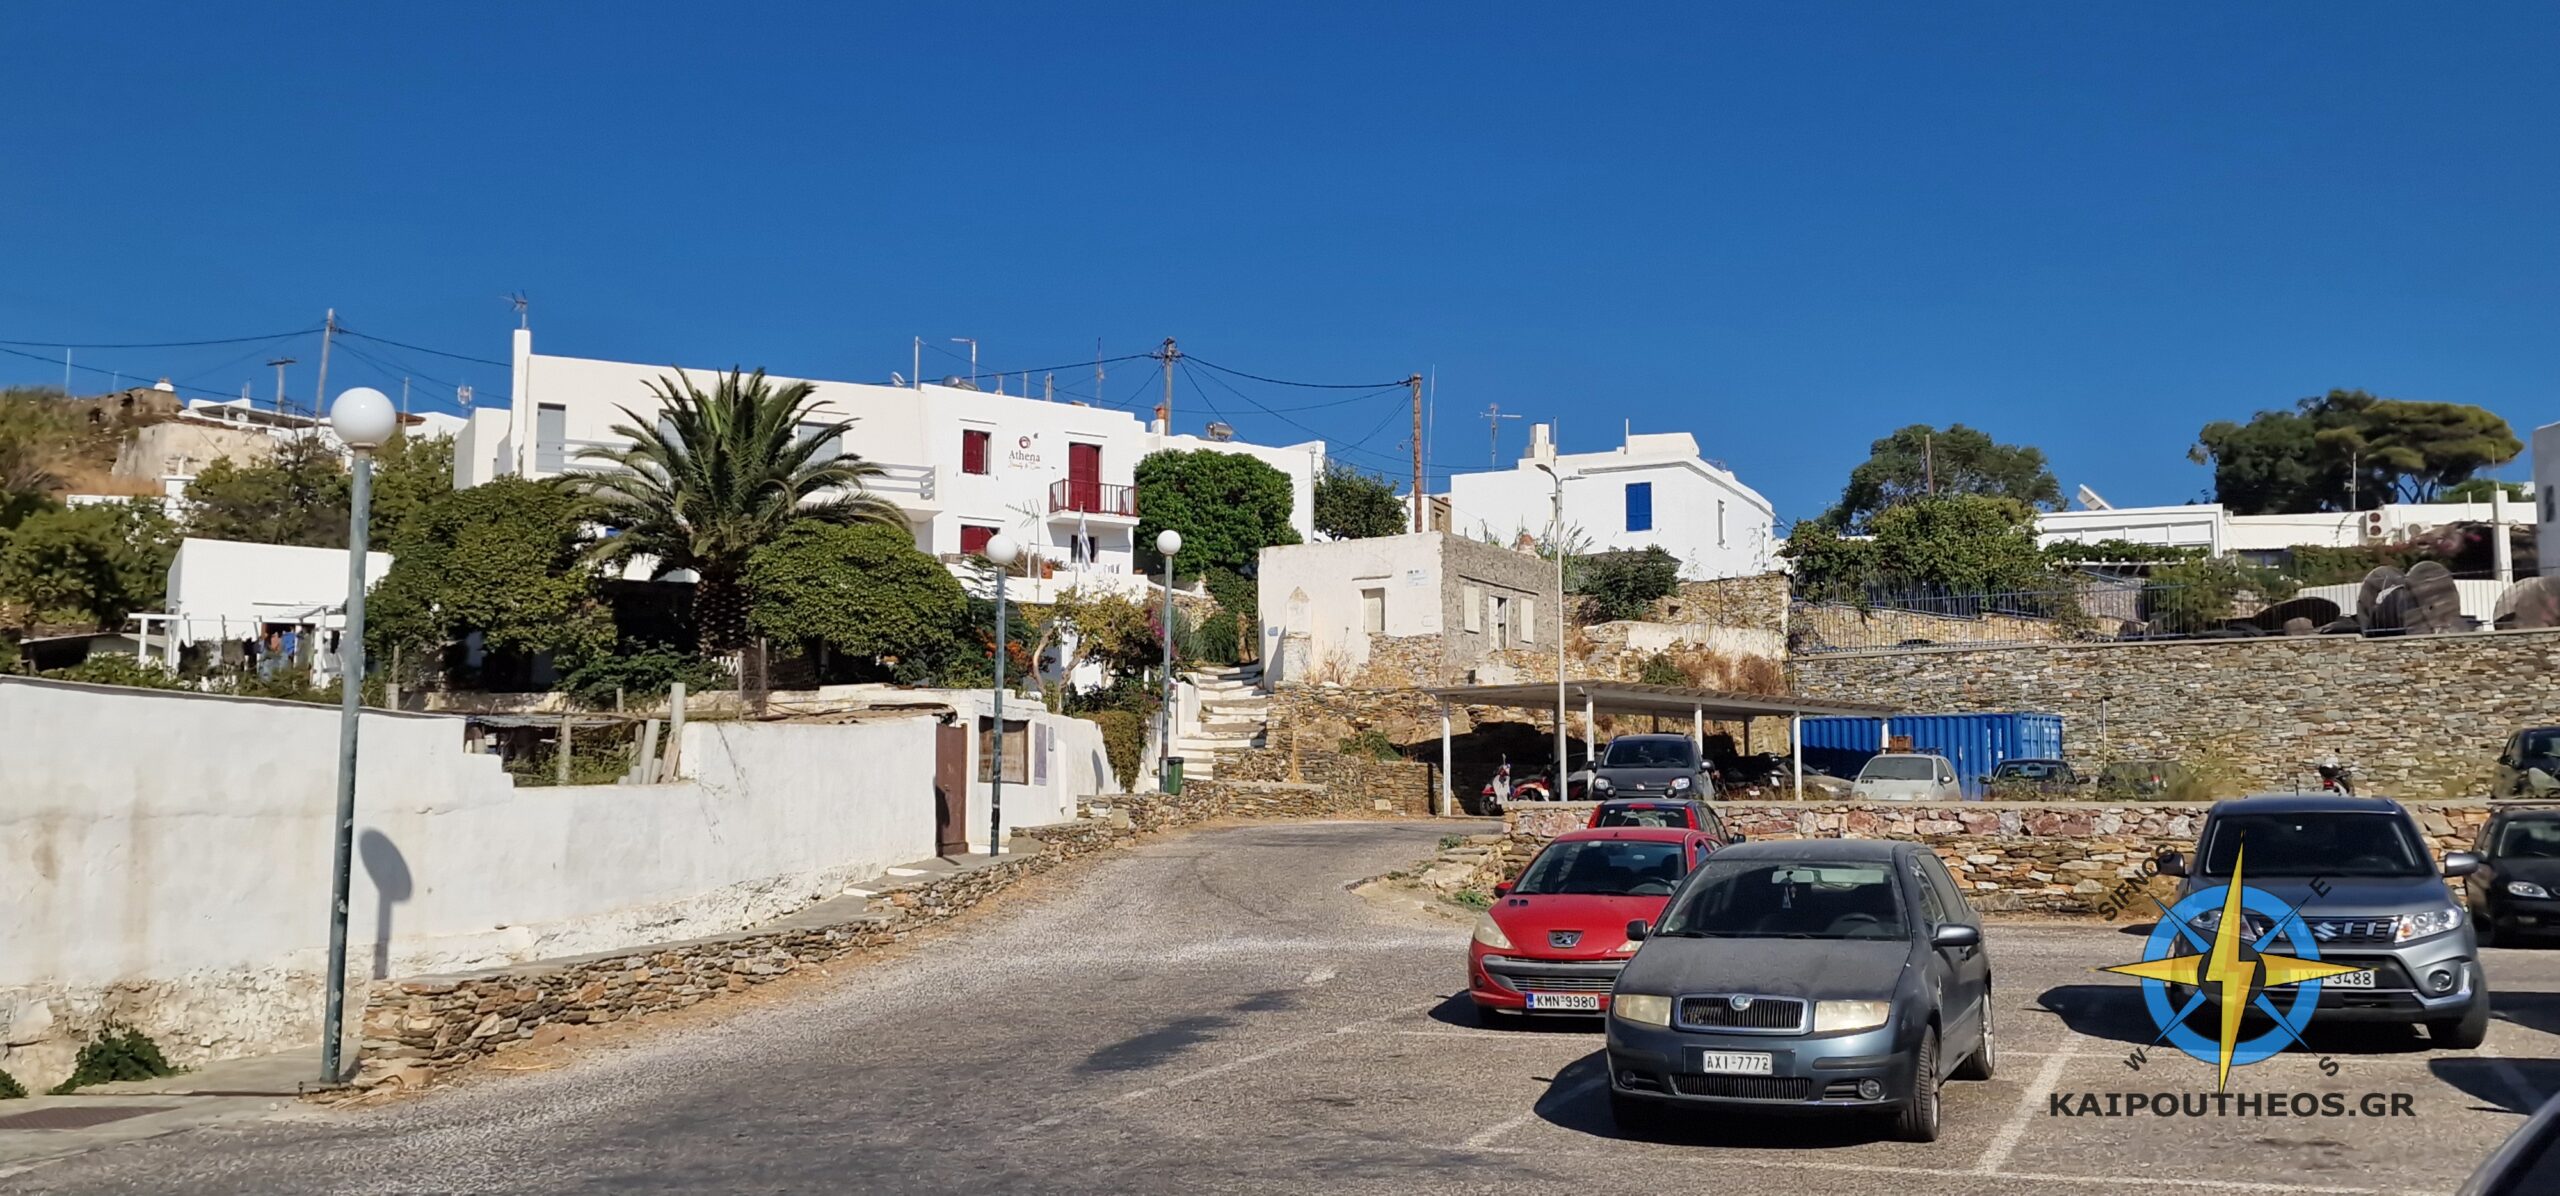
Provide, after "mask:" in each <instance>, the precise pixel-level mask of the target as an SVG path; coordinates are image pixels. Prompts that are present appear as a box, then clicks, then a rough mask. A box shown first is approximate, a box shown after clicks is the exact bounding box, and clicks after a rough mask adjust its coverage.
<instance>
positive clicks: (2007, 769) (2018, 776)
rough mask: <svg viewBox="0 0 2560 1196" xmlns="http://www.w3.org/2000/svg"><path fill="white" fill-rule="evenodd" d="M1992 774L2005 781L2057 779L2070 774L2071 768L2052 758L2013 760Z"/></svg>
mask: <svg viewBox="0 0 2560 1196" xmlns="http://www.w3.org/2000/svg"><path fill="white" fill-rule="evenodd" d="M1991 775H1992V776H1994V777H1997V778H1999V779H2001V780H2004V781H2057V780H2061V779H2063V778H2065V777H2068V776H2070V775H2071V770H2070V769H2067V768H2064V767H2063V766H2061V765H2059V764H2056V763H2054V762H2053V761H2050V760H2012V761H2010V762H2008V763H2006V764H2003V765H2001V766H2000V767H1999V768H1998V769H1997V770H1995V771H1993V772H1992V774H1991Z"/></svg>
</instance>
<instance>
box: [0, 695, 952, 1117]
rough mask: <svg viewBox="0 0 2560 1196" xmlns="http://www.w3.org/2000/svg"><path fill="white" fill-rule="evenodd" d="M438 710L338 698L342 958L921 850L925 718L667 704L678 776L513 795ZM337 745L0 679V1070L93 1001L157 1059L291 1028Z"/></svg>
mask: <svg viewBox="0 0 2560 1196" xmlns="http://www.w3.org/2000/svg"><path fill="white" fill-rule="evenodd" d="M461 727H462V724H461V723H460V721H459V720H455V719H449V718H440V717H434V716H425V715H400V714H390V713H378V712H377V713H368V714H367V715H366V716H365V718H364V724H363V753H362V763H361V768H360V770H359V774H358V782H359V784H358V799H357V814H356V827H357V833H358V840H359V842H358V847H359V850H358V863H357V867H356V869H355V877H354V889H353V894H352V901H351V905H350V909H351V910H352V919H351V928H350V938H351V941H352V943H353V948H352V951H351V955H350V958H351V963H350V971H351V973H352V974H354V975H357V976H365V975H375V974H383V975H414V974H419V973H427V972H435V971H440V970H452V969H459V968H467V967H479V966H489V965H494V964H501V963H508V962H516V961H521V960H527V959H536V958H545V957H553V956H559V955H566V954H576V953H581V952H588V951H603V950H611V949H616V948H620V947H626V946H633V945H638V944H642V943H647V942H658V941H666V940H670V939H679V938H686V937H692V936H698V935H703V934H712V933H717V932H720V931H724V930H733V929H737V928H740V927H743V926H747V925H750V924H752V923H755V922H758V921H762V920H764V919H766V918H769V917H773V916H776V915H778V914H781V913H784V912H787V911H790V910H792V909H796V908H799V907H800V906H803V905H806V904H808V903H809V902H811V901H813V900H817V899H821V898H825V897H830V896H834V895H835V894H837V893H839V892H841V891H842V890H843V889H844V887H845V886H846V885H847V884H850V883H853V882H856V881H859V880H862V879H865V878H868V877H871V876H875V875H878V874H879V873H880V872H881V871H882V870H883V869H884V868H886V867H888V866H890V865H893V864H898V863H903V862H906V861H910V860H915V859H920V858H923V857H926V856H930V855H932V854H933V852H934V818H933V812H934V798H933V788H932V786H933V731H932V727H933V723H932V721H931V720H930V719H929V718H912V719H898V720H893V721H883V722H867V723H858V724H844V725H793V724H775V723H694V724H692V725H689V726H687V727H686V728H685V736H684V752H683V761H684V764H683V767H684V771H685V774H686V777H687V779H684V780H680V781H677V782H673V783H668V784H660V785H650V786H576V787H563V788H534V789H517V788H515V787H514V785H513V783H512V782H511V781H510V780H509V779H508V778H507V777H506V776H505V775H504V774H503V773H502V772H501V771H500V770H499V767H498V760H497V758H496V757H493V756H475V755H470V754H466V753H465V752H463V750H462V746H461V739H462V732H461ZM337 741H338V712H337V710H336V709H335V708H331V707H320V706H312V705H304V704H298V703H287V702H265V701H257V700H251V699H239V698H224V697H214V696H208V695H200V694H182V693H161V692H154V691H141V690H130V689H112V688H105V687H91V686H76V685H64V684H57V683H50V682H38V681H29V680H22V679H0V758H5V760H6V762H7V763H6V766H5V767H0V1026H14V1027H15V1028H14V1029H11V1030H10V1031H9V1032H8V1034H7V1039H6V1041H8V1042H10V1043H13V1044H21V1040H27V1041H24V1042H23V1043H22V1044H21V1045H13V1046H12V1047H11V1048H10V1050H9V1051H8V1053H7V1054H6V1055H0V1068H6V1069H8V1070H9V1071H11V1072H12V1073H14V1074H15V1075H16V1076H17V1077H18V1078H19V1079H20V1080H21V1081H27V1082H31V1083H47V1084H49V1083H51V1082H53V1081H54V1080H56V1079H59V1078H60V1076H61V1075H62V1074H67V1073H68V1071H69V1065H70V1059H71V1052H72V1051H73V1050H76V1048H77V1046H78V1039H79V1037H80V1036H81V1035H82V1034H84V1033H85V1028H86V1027H88V1026H92V1025H94V1024H96V1022H97V1021H98V1020H99V1019H100V1018H101V1017H105V1016H114V1017H117V1018H119V1019H121V1020H125V1021H129V1022H131V1023H133V1024H135V1025H137V1026H140V1027H141V1028H143V1029H145V1030H146V1031H149V1032H151V1033H152V1034H154V1035H155V1036H157V1037H159V1038H160V1040H161V1042H162V1043H163V1045H164V1046H165V1047H167V1048H169V1049H170V1050H171V1051H172V1053H173V1055H174V1056H175V1057H176V1058H177V1059H178V1060H179V1061H180V1062H181V1063H192V1062H196V1061H200V1060H203V1059H206V1058H216V1057H225V1056H230V1055H238V1054H245V1053H254V1052H257V1051H262V1050H267V1049H273V1048H277V1047H281V1046H285V1045H289V1044H291V1043H294V1042H297V1041H308V1040H310V1039H311V1038H313V1037H316V1035H317V1030H318V1026H319V1011H320V979H319V978H320V976H321V974H322V970H323V969H322V960H323V956H324V955H325V954H326V950H325V949H326V945H327V941H328V901H329V863H330V838H329V828H330V816H331V811H332V809H333V806H334V803H335V800H336V797H335V795H336V767H337ZM377 944H379V945H378V946H377Z"/></svg>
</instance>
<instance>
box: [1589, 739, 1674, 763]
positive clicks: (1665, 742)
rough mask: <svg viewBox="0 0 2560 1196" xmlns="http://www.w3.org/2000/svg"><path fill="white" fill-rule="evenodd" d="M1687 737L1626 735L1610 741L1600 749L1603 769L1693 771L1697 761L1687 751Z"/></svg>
mask: <svg viewBox="0 0 2560 1196" xmlns="http://www.w3.org/2000/svg"><path fill="white" fill-rule="evenodd" d="M1690 747H1691V745H1690V743H1689V741H1688V739H1687V738H1686V737H1683V736H1673V735H1641V736H1638V735H1629V736H1621V737H1619V738H1617V739H1612V740H1610V741H1609V746H1608V747H1606V748H1603V749H1601V750H1602V751H1603V752H1604V753H1605V754H1604V755H1602V756H1601V757H1600V761H1601V763H1600V766H1601V767H1602V768H1695V767H1697V763H1698V758H1697V756H1696V755H1694V754H1692V753H1691V751H1690Z"/></svg>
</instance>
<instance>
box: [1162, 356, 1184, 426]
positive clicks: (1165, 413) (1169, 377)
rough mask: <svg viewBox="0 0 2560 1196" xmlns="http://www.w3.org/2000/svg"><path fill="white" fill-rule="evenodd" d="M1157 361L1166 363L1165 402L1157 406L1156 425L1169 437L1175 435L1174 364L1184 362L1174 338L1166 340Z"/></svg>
mask: <svg viewBox="0 0 2560 1196" xmlns="http://www.w3.org/2000/svg"><path fill="white" fill-rule="evenodd" d="M1156 360H1158V361H1161V362H1163V363H1164V402H1162V403H1158V404H1156V423H1157V425H1158V426H1159V427H1161V428H1162V429H1163V430H1164V434H1165V435H1167V436H1171V435H1173V363H1174V362H1177V361H1180V360H1182V350H1180V349H1177V348H1175V347H1174V344H1173V338H1172V337H1169V336H1168V337H1166V338H1164V348H1162V349H1159V350H1157V351H1156Z"/></svg>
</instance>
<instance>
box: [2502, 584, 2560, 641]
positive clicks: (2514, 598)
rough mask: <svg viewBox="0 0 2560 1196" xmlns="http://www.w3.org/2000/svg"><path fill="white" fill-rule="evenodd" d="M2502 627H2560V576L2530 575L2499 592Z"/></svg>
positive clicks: (2503, 628)
mask: <svg viewBox="0 0 2560 1196" xmlns="http://www.w3.org/2000/svg"><path fill="white" fill-rule="evenodd" d="M2495 623H2496V625H2497V627H2498V628H2499V629H2500V630H2502V631H2503V630H2506V629H2509V628H2514V629H2517V630H2527V629H2536V628H2543V627H2560V577H2528V578H2526V579H2524V580H2523V581H2520V582H2517V583H2516V584H2514V585H2511V586H2508V587H2507V592H2506V593H2504V594H2501V595H2499V596H2498V609H2497V615H2496V619H2495Z"/></svg>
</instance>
